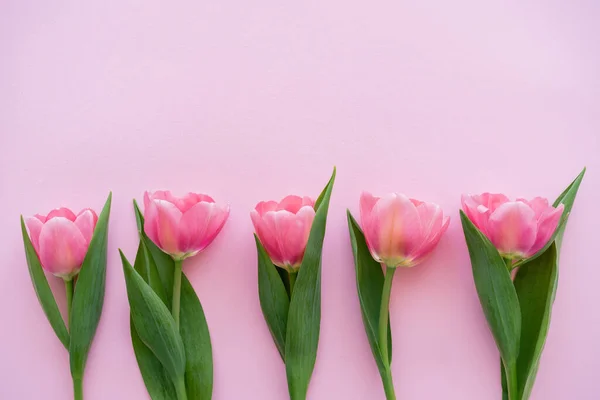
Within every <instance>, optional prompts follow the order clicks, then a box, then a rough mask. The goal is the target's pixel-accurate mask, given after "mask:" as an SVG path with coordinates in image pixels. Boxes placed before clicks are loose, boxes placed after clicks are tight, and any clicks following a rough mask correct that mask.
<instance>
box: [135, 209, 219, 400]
mask: <svg viewBox="0 0 600 400" xmlns="http://www.w3.org/2000/svg"><path fill="white" fill-rule="evenodd" d="M134 209H135V214H136V221H137V225H138V229H139V233H140V240H141V242H142V243H143V245H144V247H145V248H147V249H148V252H149V255H150V257H149V265H150V269H149V276H150V278H151V279H152V280H153V282H154V284H153V285H152V286H153V288H154V289H155V291H158V290H162V291H163V292H164V296H166V301H165V304H166V305H167V306H168V307H169V308H170V305H171V299H172V297H173V271H174V269H175V264H174V262H173V259H172V258H171V257H170V256H169V255H168V254H165V253H164V252H163V251H162V250H160V249H159V248H158V247H157V246H156V245H155V244H154V243H153V242H152V241H151V240H150V239H149V238H148V236H147V235H146V234H145V233H144V230H143V226H144V216H143V215H142V212H141V211H140V209H139V207H138V205H137V203H136V202H135V201H134ZM157 277H158V279H160V282H161V283H162V285H158V283H157V279H156V278H157ZM180 333H181V338H182V341H183V345H184V348H185V355H186V367H185V383H186V389H187V395H188V400H208V399H210V398H211V397H212V389H213V360H212V345H211V341H210V333H209V330H208V324H207V322H206V317H205V315H204V310H203V309H202V304H201V303H200V300H199V299H198V296H197V295H196V293H195V291H194V289H193V287H192V285H191V283H190V282H189V280H188V279H187V278H186V276H185V275H183V276H182V281H181V310H180Z"/></svg>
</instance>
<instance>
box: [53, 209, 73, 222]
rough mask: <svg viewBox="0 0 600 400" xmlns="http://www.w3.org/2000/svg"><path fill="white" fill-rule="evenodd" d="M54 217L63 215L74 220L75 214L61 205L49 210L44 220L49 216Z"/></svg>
mask: <svg viewBox="0 0 600 400" xmlns="http://www.w3.org/2000/svg"><path fill="white" fill-rule="evenodd" d="M56 217H63V218H66V219H68V220H69V221H75V218H77V217H76V216H75V214H74V213H73V211H71V210H69V209H68V208H65V207H61V208H56V209H54V210H52V211H50V213H49V214H48V217H47V218H46V221H48V220H49V219H51V218H56Z"/></svg>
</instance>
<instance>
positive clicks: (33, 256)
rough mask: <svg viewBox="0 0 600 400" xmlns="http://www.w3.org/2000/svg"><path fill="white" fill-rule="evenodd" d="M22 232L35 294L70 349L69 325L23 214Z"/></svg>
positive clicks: (59, 337) (61, 340)
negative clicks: (59, 306) (60, 308)
mask: <svg viewBox="0 0 600 400" xmlns="http://www.w3.org/2000/svg"><path fill="white" fill-rule="evenodd" d="M21 232H22V234H23V244H24V245H25V258H26V259H27V267H28V268H29V276H30V277H31V283H33V289H34V290H35V294H36V295H37V298H38V301H39V302H40V305H41V306H42V309H43V310H44V313H45V314H46V317H47V318H48V322H50V326H52V329H54V333H56V336H57V337H58V339H59V340H60V342H61V343H62V344H63V346H65V347H66V348H67V350H68V349H69V341H70V339H69V332H68V331H67V327H66V326H65V321H63V319H62V316H61V315H60V310H59V309H58V305H56V300H55V299H54V295H53V294H52V290H51V289H50V285H49V284H48V280H47V279H46V275H45V274H44V270H43V269H42V265H41V264H40V260H39V258H38V256H37V253H36V252H35V249H34V248H33V244H31V239H30V238H29V234H28V233H27V228H26V226H25V221H24V220H23V217H22V216H21Z"/></svg>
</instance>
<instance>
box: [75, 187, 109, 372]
mask: <svg viewBox="0 0 600 400" xmlns="http://www.w3.org/2000/svg"><path fill="white" fill-rule="evenodd" d="M111 201H112V193H110V194H109V195H108V199H107V200H106V203H105V204H104V207H103V208H102V212H101V213H100V215H99V216H98V222H97V223H96V228H95V229H94V234H93V236H92V240H91V241H90V246H89V248H88V251H87V254H86V255H85V258H84V260H83V264H82V266H81V272H80V273H79V276H78V277H77V283H76V284H75V293H74V294H73V305H72V307H71V319H70V327H69V328H70V330H71V343H70V345H69V354H70V361H71V375H72V376H73V379H74V380H83V373H84V369H85V363H86V361H87V356H88V352H89V350H90V347H91V345H92V340H93V339H94V335H95V334H96V328H97V327H98V322H100V316H101V314H102V306H103V304H104V288H105V285H106V246H107V243H108V221H109V217H110V205H111Z"/></svg>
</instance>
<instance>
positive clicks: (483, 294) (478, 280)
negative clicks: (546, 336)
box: [460, 211, 521, 387]
mask: <svg viewBox="0 0 600 400" xmlns="http://www.w3.org/2000/svg"><path fill="white" fill-rule="evenodd" d="M460 218H461V221H462V226H463V231H464V234H465V239H466V242H467V247H468V248H469V255H470V257H471V265H472V268H473V279H474V281H475V287H476V289H477V294H478V295H479V301H480V303H481V307H482V308H483V313H484V314H485V317H486V319H487V321H488V325H489V327H490V330H491V331H492V335H493V336H494V339H495V341H496V345H497V346H498V350H499V351H500V356H501V357H502V360H503V361H504V366H505V368H506V371H507V373H508V376H509V377H510V376H515V373H516V371H515V370H514V368H515V364H516V361H517V356H518V355H519V340H520V335H521V311H520V309H519V300H518V298H517V293H516V291H515V287H514V286H513V282H512V280H511V277H510V273H509V272H508V268H507V266H506V264H505V263H504V261H503V260H502V257H501V256H500V253H498V250H496V248H495V247H494V245H492V243H491V242H490V241H489V240H488V239H487V238H486V237H485V236H484V235H483V234H482V233H481V232H480V231H479V230H478V229H477V228H476V227H475V225H473V223H472V222H471V221H470V220H469V218H468V217H467V216H466V214H465V213H464V212H463V211H461V212H460ZM509 384H510V382H509ZM513 387H514V382H513Z"/></svg>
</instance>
